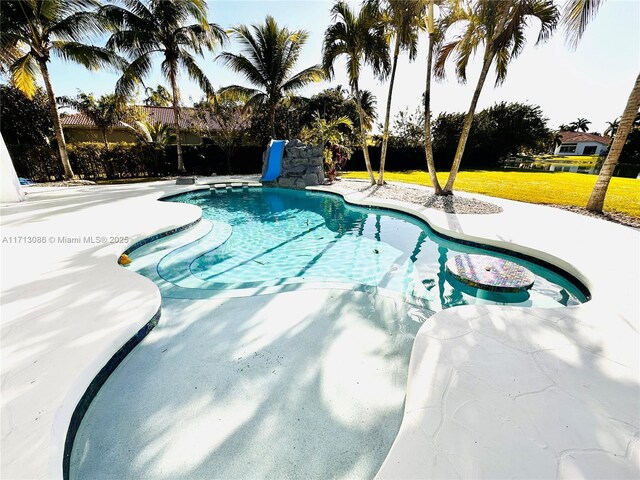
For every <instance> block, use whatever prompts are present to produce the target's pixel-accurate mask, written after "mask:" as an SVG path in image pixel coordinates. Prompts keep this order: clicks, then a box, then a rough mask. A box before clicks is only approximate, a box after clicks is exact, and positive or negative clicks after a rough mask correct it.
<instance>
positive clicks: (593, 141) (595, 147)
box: [553, 132, 611, 155]
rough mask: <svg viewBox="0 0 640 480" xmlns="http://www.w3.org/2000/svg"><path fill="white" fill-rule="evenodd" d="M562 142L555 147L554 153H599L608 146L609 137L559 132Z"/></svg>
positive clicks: (605, 150)
mask: <svg viewBox="0 0 640 480" xmlns="http://www.w3.org/2000/svg"><path fill="white" fill-rule="evenodd" d="M560 135H561V136H562V143H561V144H560V145H558V146H557V147H556V149H555V150H554V152H553V153H554V154H556V155H601V154H604V153H606V152H607V150H608V148H609V142H610V141H611V138H610V137H602V136H600V135H596V134H593V133H586V132H561V133H560Z"/></svg>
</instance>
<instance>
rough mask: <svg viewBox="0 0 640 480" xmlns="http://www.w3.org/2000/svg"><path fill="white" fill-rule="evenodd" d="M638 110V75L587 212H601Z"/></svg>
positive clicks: (639, 96) (639, 86) (639, 93)
mask: <svg viewBox="0 0 640 480" xmlns="http://www.w3.org/2000/svg"><path fill="white" fill-rule="evenodd" d="M638 109H640V75H638V76H637V78H636V82H635V84H634V86H633V89H632V90H631V94H630V95H629V99H628V100H627V105H626V107H625V109H624V112H623V113H622V117H621V118H620V124H619V126H618V131H617V133H616V135H615V137H613V142H611V147H609V152H608V153H607V158H606V159H605V161H604V163H603V164H602V168H601V169H600V173H599V175H598V179H597V180H596V184H595V185H594V187H593V191H592V192H591V195H590V197H589V201H588V202H587V210H591V211H592V212H599V213H601V212H602V207H603V206H604V200H605V198H606V196H607V189H608V188H609V183H610V182H611V177H613V172H614V170H615V168H616V165H617V164H618V160H619V158H620V154H621V153H622V149H623V147H624V145H625V142H626V141H627V136H628V135H629V132H630V131H631V129H632V127H633V124H634V120H635V119H636V116H637V114H638Z"/></svg>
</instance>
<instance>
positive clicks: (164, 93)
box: [142, 85, 171, 107]
mask: <svg viewBox="0 0 640 480" xmlns="http://www.w3.org/2000/svg"><path fill="white" fill-rule="evenodd" d="M144 91H145V94H146V95H147V96H146V97H145V99H144V100H143V101H142V103H144V104H145V105H146V106H148V107H168V106H170V105H171V92H169V90H167V89H166V88H164V87H163V86H162V85H158V86H157V87H156V88H155V90H154V89H153V88H151V87H146V88H145V89H144Z"/></svg>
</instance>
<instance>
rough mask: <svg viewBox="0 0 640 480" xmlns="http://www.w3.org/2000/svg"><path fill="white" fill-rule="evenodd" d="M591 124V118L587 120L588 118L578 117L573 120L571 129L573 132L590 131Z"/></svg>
mask: <svg viewBox="0 0 640 480" xmlns="http://www.w3.org/2000/svg"><path fill="white" fill-rule="evenodd" d="M590 124H591V122H590V121H589V120H587V119H586V118H578V119H577V120H576V121H575V122H571V128H572V130H571V131H573V132H577V131H581V132H588V131H589V125H590Z"/></svg>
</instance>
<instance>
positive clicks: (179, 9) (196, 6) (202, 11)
mask: <svg viewBox="0 0 640 480" xmlns="http://www.w3.org/2000/svg"><path fill="white" fill-rule="evenodd" d="M125 6H126V7H128V9H127V8H125V7H120V6H117V5H106V6H104V7H102V8H101V9H100V12H101V13H102V15H104V16H105V17H106V18H107V19H108V20H109V21H110V22H111V24H112V25H113V27H114V28H115V29H116V31H115V33H113V35H111V37H110V38H109V40H108V41H107V47H108V48H113V49H117V50H119V51H121V52H123V53H124V54H125V55H126V56H127V57H128V58H129V60H130V61H131V63H130V64H129V65H128V66H127V68H126V69H125V70H124V73H123V74H122V77H121V78H120V79H119V80H118V82H117V83H116V94H117V95H118V96H120V97H122V98H124V97H127V96H129V95H130V94H131V93H133V90H134V89H135V87H136V85H137V84H138V83H141V82H142V80H143V79H144V78H145V77H146V76H147V75H149V73H150V72H151V68H152V66H153V59H154V57H156V56H158V55H160V56H162V58H163V61H162V64H161V70H162V73H163V75H164V76H165V78H166V79H167V80H168V81H169V85H170V86H171V93H172V97H173V98H172V104H173V117H174V129H175V134H176V148H177V150H178V171H179V172H185V171H186V170H185V168H184V160H183V158H182V140H181V135H180V88H179V86H178V75H179V72H180V69H181V68H182V69H184V70H186V71H187V74H188V75H189V77H190V78H191V79H193V80H194V81H195V82H196V83H198V85H199V86H200V88H201V89H202V90H203V91H204V92H205V94H207V95H213V93H214V90H213V87H212V86H211V83H210V82H209V79H208V78H207V77H206V75H205V74H204V72H203V71H202V70H201V69H200V67H199V66H198V64H197V63H196V59H195V57H194V54H195V55H200V56H201V55H202V54H203V49H208V50H213V48H214V45H215V44H216V43H218V42H219V43H222V42H224V40H225V39H226V34H225V32H224V30H222V28H220V27H219V26H218V25H216V24H215V23H209V21H208V20H207V4H206V3H205V2H204V0H173V1H170V2H169V1H153V0H147V2H142V1H140V0H126V1H125ZM191 20H195V21H196V23H194V24H192V25H188V24H187V23H188V22H189V21H191Z"/></svg>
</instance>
